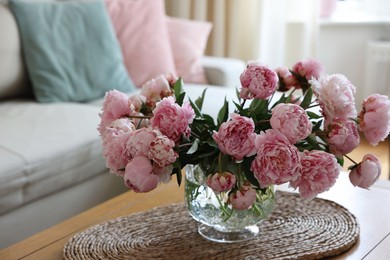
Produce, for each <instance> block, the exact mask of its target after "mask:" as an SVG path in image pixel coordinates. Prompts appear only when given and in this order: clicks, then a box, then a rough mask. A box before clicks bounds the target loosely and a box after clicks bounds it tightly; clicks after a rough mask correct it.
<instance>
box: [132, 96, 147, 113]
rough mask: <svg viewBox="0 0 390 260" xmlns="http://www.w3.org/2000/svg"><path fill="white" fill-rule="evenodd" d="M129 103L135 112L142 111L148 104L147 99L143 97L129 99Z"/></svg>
mask: <svg viewBox="0 0 390 260" xmlns="http://www.w3.org/2000/svg"><path fill="white" fill-rule="evenodd" d="M129 103H130V104H131V105H133V106H134V110H135V111H137V112H139V111H141V108H142V106H143V105H144V104H145V103H146V97H145V96H143V95H133V96H130V97H129Z"/></svg>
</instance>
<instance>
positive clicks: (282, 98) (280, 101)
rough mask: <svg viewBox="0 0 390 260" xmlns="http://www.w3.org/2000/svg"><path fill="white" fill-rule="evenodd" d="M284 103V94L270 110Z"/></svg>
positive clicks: (285, 99)
mask: <svg viewBox="0 0 390 260" xmlns="http://www.w3.org/2000/svg"><path fill="white" fill-rule="evenodd" d="M286 101H287V98H286V94H285V93H283V95H282V96H281V97H280V98H279V100H278V101H276V102H275V104H274V105H273V106H272V108H274V107H275V106H276V105H278V104H282V103H286Z"/></svg>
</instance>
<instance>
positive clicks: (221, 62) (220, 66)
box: [202, 56, 245, 88]
mask: <svg viewBox="0 0 390 260" xmlns="http://www.w3.org/2000/svg"><path fill="white" fill-rule="evenodd" d="M202 64H203V67H204V69H205V72H206V77H207V80H208V81H209V84H211V85H217V86H224V87H229V88H240V87H241V83H240V75H241V73H242V72H243V71H244V69H245V63H244V62H243V61H242V60H239V59H234V58H224V57H212V56H204V57H202Z"/></svg>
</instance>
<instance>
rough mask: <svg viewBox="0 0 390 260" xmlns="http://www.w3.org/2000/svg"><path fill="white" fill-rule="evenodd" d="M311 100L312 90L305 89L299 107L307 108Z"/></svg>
mask: <svg viewBox="0 0 390 260" xmlns="http://www.w3.org/2000/svg"><path fill="white" fill-rule="evenodd" d="M312 98H313V90H312V89H311V88H309V89H307V91H306V94H305V96H304V98H303V100H302V103H301V107H302V108H307V107H308V106H310V104H311V100H312Z"/></svg>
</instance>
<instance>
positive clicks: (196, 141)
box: [187, 138, 200, 154]
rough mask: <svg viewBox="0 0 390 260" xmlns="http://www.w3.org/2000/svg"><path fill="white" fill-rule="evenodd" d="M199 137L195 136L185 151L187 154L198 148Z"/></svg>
mask: <svg viewBox="0 0 390 260" xmlns="http://www.w3.org/2000/svg"><path fill="white" fill-rule="evenodd" d="M199 141H200V140H199V139H198V138H195V140H194V142H193V143H192V145H191V147H190V149H189V150H188V151H187V154H193V153H195V152H196V151H197V150H198V145H199Z"/></svg>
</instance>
